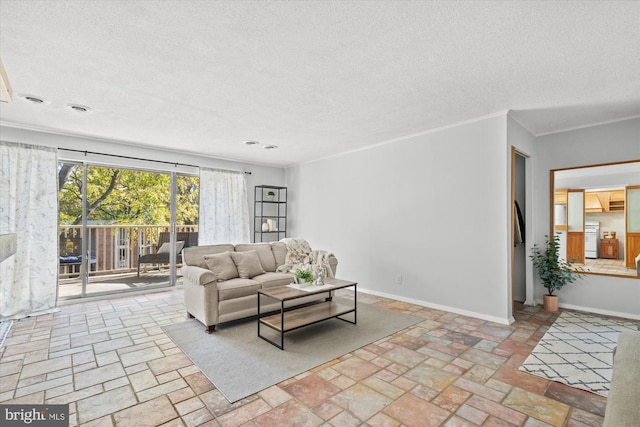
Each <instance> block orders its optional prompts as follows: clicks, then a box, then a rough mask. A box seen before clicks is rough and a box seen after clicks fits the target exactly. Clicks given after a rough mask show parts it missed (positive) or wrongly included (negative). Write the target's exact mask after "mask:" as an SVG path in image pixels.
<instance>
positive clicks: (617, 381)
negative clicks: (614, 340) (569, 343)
mask: <svg viewBox="0 0 640 427" xmlns="http://www.w3.org/2000/svg"><path fill="white" fill-rule="evenodd" d="M638 354H640V332H631V331H629V332H623V333H621V334H620V336H619V337H618V346H617V347H616V350H615V355H614V357H613V375H612V378H611V387H610V389H609V396H608V397H607V407H606V409H605V414H604V424H603V427H631V426H637V425H638V424H637V422H638V420H639V419H640V405H638V396H640V361H639V360H638Z"/></svg>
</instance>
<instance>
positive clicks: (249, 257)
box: [231, 251, 265, 279]
mask: <svg viewBox="0 0 640 427" xmlns="http://www.w3.org/2000/svg"><path fill="white" fill-rule="evenodd" d="M231 258H233V262H234V263H235V264H236V268H237V269H238V275H239V276H240V278H242V279H251V278H252V277H253V276H257V275H258V274H264V273H265V271H264V269H263V268H262V264H260V258H258V253H257V252H256V251H247V252H231Z"/></svg>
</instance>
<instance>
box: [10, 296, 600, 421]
mask: <svg viewBox="0 0 640 427" xmlns="http://www.w3.org/2000/svg"><path fill="white" fill-rule="evenodd" d="M358 300H359V301H360V302H364V303H370V304H376V305H378V306H381V307H385V308H388V309H390V310H396V311H400V312H405V313H410V314H413V315H415V316H419V317H422V318H424V321H423V322H420V323H418V324H416V325H415V326H413V327H410V328H407V329H405V330H403V331H400V332H398V333H396V334H394V335H391V336H388V337H386V338H384V339H382V340H380V341H377V342H375V343H372V344H370V345H368V346H366V347H364V348H361V349H359V350H357V351H354V352H352V353H350V354H346V355H344V356H343V357H341V358H339V359H336V360H332V361H330V362H328V363H326V364H324V365H322V366H319V367H317V368H315V369H312V370H311V371H308V372H305V373H303V374H301V375H299V376H297V377H295V378H291V379H289V380H287V381H284V382H282V383H280V384H278V385H274V386H272V387H270V388H268V389H266V390H263V391H262V392H260V393H258V394H256V395H253V396H250V397H249V398H247V399H244V400H242V401H240V402H237V403H235V404H230V403H229V402H228V401H227V400H226V399H225V398H224V397H223V396H222V395H221V393H220V392H218V390H216V388H215V386H214V385H213V384H212V383H211V382H210V381H209V380H208V379H207V378H206V377H205V376H204V375H203V374H202V373H201V372H200V370H199V369H198V368H197V367H196V366H194V365H193V364H192V362H191V361H190V360H189V359H188V358H187V357H186V356H185V355H184V354H183V353H182V351H181V350H180V349H179V348H178V347H176V345H175V344H173V342H172V341H171V340H170V339H169V338H168V337H167V336H166V335H165V334H164V333H163V332H162V330H161V329H160V327H161V326H162V325H165V324H170V323H175V322H182V321H184V320H185V311H184V307H183V303H182V289H181V288H176V289H173V290H168V291H163V292H157V293H148V294H145V295H130V296H120V297H114V298H111V299H105V300H100V301H92V302H81V303H77V304H72V305H66V306H62V307H61V310H60V312H58V313H54V314H48V315H43V316H38V317H35V318H27V319H23V320H21V321H18V322H15V323H14V326H13V328H12V330H11V333H10V335H9V337H8V338H7V340H6V342H5V346H3V347H2V349H0V402H1V403H34V404H44V403H51V404H60V403H62V404H69V411H70V414H71V416H70V421H71V425H86V426H134V427H139V426H159V425H162V426H199V425H203V426H303V425H306V426H340V427H343V426H372V427H374V426H447V427H454V426H525V427H542V426H557V427H561V426H565V427H585V426H593V427H595V426H600V425H601V424H602V420H603V418H602V417H603V415H604V409H605V404H606V399H605V398H603V397H600V396H597V395H595V394H591V393H588V392H585V391H582V390H578V389H574V388H571V387H568V386H565V385H563V384H559V383H555V382H550V381H547V380H544V379H542V378H539V377H535V376H532V375H529V374H527V373H524V372H520V371H518V367H519V366H520V365H521V364H522V362H523V361H524V359H525V358H526V357H527V355H528V354H529V353H530V352H531V350H532V349H533V348H534V346H535V345H536V343H537V342H538V341H539V340H540V338H542V336H543V335H544V332H545V331H546V330H547V329H548V327H549V326H550V325H551V324H552V323H553V321H554V320H555V318H556V317H557V315H558V313H556V314H552V313H548V312H545V311H544V310H542V309H541V308H540V307H525V306H518V307H517V311H516V313H515V318H516V319H517V321H516V322H515V323H514V324H513V325H510V326H505V325H499V324H495V323H491V322H486V321H483V320H479V319H475V318H470V317H465V316H461V315H456V314H452V313H447V312H444V311H438V310H433V309H428V308H424V307H420V306H415V305H411V304H407V303H403V302H398V301H394V300H389V299H384V298H378V297H373V296H370V295H366V294H361V295H360V294H359V295H358ZM265 345H268V344H265ZM221 363H223V361H222V362H221Z"/></svg>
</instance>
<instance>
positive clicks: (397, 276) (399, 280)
mask: <svg viewBox="0 0 640 427" xmlns="http://www.w3.org/2000/svg"><path fill="white" fill-rule="evenodd" d="M396 285H402V274H396Z"/></svg>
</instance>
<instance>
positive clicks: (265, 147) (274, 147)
mask: <svg viewBox="0 0 640 427" xmlns="http://www.w3.org/2000/svg"><path fill="white" fill-rule="evenodd" d="M263 148H264V149H265V150H275V149H276V148H278V146H277V145H265V146H264V147H263Z"/></svg>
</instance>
